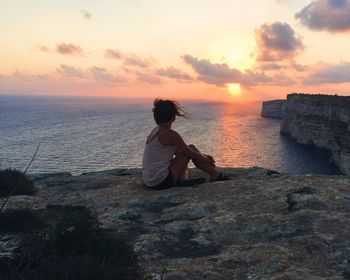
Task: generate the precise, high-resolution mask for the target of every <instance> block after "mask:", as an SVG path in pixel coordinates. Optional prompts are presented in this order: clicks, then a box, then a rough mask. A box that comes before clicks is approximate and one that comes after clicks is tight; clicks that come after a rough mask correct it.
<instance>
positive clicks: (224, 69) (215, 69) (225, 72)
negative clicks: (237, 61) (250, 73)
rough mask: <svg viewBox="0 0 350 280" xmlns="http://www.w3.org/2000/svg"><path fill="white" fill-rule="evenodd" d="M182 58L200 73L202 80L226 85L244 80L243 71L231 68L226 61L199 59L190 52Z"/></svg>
mask: <svg viewBox="0 0 350 280" xmlns="http://www.w3.org/2000/svg"><path fill="white" fill-rule="evenodd" d="M182 59H183V60H184V62H185V63H187V64H189V65H191V66H192V68H193V69H194V70H195V71H196V73H197V74H198V80H200V81H202V82H205V83H208V84H214V85H217V86H224V85H225V84H229V83H238V82H239V81H241V80H242V73H241V72H240V71H239V70H237V69H235V68H230V67H229V66H228V65H227V64H226V63H222V64H219V63H211V62H210V61H209V60H205V59H201V60H199V59H198V58H195V57H193V56H191V55H188V54H187V55H184V56H182Z"/></svg>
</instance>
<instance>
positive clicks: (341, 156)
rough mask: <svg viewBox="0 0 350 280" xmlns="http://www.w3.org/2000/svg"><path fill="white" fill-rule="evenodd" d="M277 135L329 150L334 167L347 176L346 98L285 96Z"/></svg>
mask: <svg viewBox="0 0 350 280" xmlns="http://www.w3.org/2000/svg"><path fill="white" fill-rule="evenodd" d="M281 132H282V133H286V134H288V135H290V136H291V137H293V138H295V139H296V141H297V142H299V143H301V144H313V145H315V146H317V147H319V148H324V149H328V150H330V151H331V152H332V160H333V161H334V163H335V164H336V165H337V166H338V167H339V169H340V170H341V171H342V172H343V173H345V174H348V175H350V97H347V96H331V95H311V94H289V95H288V96H287V102H286V104H285V107H284V112H283V114H282V120H281Z"/></svg>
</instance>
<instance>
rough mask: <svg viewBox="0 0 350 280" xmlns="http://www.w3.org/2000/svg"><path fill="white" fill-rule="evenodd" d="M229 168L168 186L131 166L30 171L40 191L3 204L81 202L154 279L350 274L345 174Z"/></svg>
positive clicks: (349, 200) (349, 188) (349, 189)
mask: <svg viewBox="0 0 350 280" xmlns="http://www.w3.org/2000/svg"><path fill="white" fill-rule="evenodd" d="M226 173H227V174H229V175H230V176H231V177H232V180H230V181H224V182H215V183H206V184H203V185H199V186H193V187H186V188H171V189H168V190H164V191H149V190H145V189H144V188H143V187H142V181H141V174H140V170H137V169H133V170H111V171H103V172H95V173H88V174H83V175H81V176H71V175H70V174H67V173H61V174H51V175H36V176H33V178H34V179H35V181H36V186H37V187H38V188H39V191H38V193H37V194H36V195H34V196H31V197H29V196H16V197H12V198H11V199H10V201H9V204H8V207H14V208H18V207H31V208H45V207H46V206H47V205H63V206H65V205H85V206H87V207H89V208H90V209H92V210H93V211H95V212H96V213H97V215H98V218H99V220H100V221H101V222H102V224H103V227H104V228H105V229H108V230H110V231H113V232H118V233H120V234H124V235H125V236H127V238H128V239H129V240H130V241H131V242H132V244H133V247H134V250H135V252H136V253H137V255H138V256H139V260H140V264H141V266H142V267H143V268H144V269H145V271H146V272H147V273H150V275H152V277H153V279H159V280H160V279H166V280H175V279H194V280H196V279H281V280H282V279H349V277H350V180H349V177H346V176H315V175H304V176H289V175H278V174H276V173H274V172H271V171H269V170H265V169H261V168H248V169H227V170H226ZM191 175H192V176H194V177H198V176H203V174H202V173H200V172H199V171H198V170H191ZM1 242H2V241H0V247H1V246H2V245H4V244H5V243H4V242H2V243H1Z"/></svg>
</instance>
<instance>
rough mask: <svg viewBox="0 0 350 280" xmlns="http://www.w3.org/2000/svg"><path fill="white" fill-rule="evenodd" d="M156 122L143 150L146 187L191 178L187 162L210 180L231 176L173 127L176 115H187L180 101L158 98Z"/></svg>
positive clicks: (169, 184)
mask: <svg viewBox="0 0 350 280" xmlns="http://www.w3.org/2000/svg"><path fill="white" fill-rule="evenodd" d="M153 116H154V120H155V122H156V124H157V127H155V128H154V129H153V130H152V132H151V134H150V135H149V136H148V138H147V141H146V145H145V150H144V154H143V180H144V184H145V186H146V187H149V188H153V189H166V188H170V187H172V186H175V185H176V184H177V183H178V182H179V181H184V180H187V179H188V167H187V165H188V162H189V161H190V160H192V162H193V164H194V165H195V166H196V167H197V168H199V169H201V170H203V171H204V172H206V173H208V174H209V175H210V181H211V182H213V181H223V180H228V179H229V178H228V177H227V176H225V175H223V174H222V173H219V172H217V171H216V169H215V160H214V159H213V157H212V156H210V155H204V154H202V153H201V152H200V151H199V150H198V149H197V148H196V147H195V146H194V145H186V143H185V142H184V140H183V139H182V137H181V136H180V134H179V133H177V132H176V131H174V130H172V129H171V125H172V123H173V122H174V121H175V119H176V116H180V117H184V118H187V116H188V113H186V112H185V111H184V110H183V109H182V108H181V107H180V106H179V104H178V103H177V102H175V101H171V100H162V99H156V100H155V101H154V108H153Z"/></svg>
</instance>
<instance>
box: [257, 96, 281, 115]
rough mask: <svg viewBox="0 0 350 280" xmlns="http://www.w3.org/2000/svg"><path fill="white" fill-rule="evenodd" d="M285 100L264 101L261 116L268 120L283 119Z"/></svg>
mask: <svg viewBox="0 0 350 280" xmlns="http://www.w3.org/2000/svg"><path fill="white" fill-rule="evenodd" d="M285 102H286V101H285V100H279V99H278V100H271V101H264V102H263V104H262V110H261V116H263V117H268V118H281V116H282V111H283V106H284V104H285Z"/></svg>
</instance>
